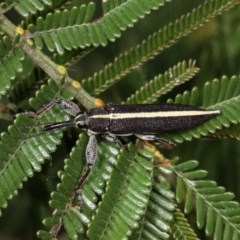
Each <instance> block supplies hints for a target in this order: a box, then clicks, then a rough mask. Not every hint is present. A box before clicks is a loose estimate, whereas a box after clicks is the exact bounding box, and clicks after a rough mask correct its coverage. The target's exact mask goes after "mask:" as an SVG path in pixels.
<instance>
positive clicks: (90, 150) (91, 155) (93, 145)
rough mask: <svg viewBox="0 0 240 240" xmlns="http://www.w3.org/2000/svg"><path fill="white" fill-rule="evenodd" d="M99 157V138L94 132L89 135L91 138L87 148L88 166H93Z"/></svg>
mask: <svg viewBox="0 0 240 240" xmlns="http://www.w3.org/2000/svg"><path fill="white" fill-rule="evenodd" d="M96 157H97V139H96V136H95V135H94V134H90V135H89V140H88V144H87V148H86V160H87V164H88V167H89V168H91V167H92V165H93V164H94V162H95V160H96Z"/></svg>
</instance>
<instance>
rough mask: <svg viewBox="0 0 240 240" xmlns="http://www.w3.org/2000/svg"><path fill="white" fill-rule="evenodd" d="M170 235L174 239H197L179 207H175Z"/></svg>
mask: <svg viewBox="0 0 240 240" xmlns="http://www.w3.org/2000/svg"><path fill="white" fill-rule="evenodd" d="M172 235H173V238H174V239H186V240H196V239H199V238H198V237H197V235H196V234H195V233H194V231H193V229H192V228H191V226H190V225H189V223H188V220H187V219H186V218H185V216H184V214H183V213H182V212H181V211H180V209H175V212H174V223H173V226H172Z"/></svg>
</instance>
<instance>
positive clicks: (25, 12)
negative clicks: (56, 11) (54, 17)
mask: <svg viewBox="0 0 240 240" xmlns="http://www.w3.org/2000/svg"><path fill="white" fill-rule="evenodd" d="M12 2H13V3H14V9H15V10H16V11H17V12H18V13H19V14H20V15H21V16H23V17H25V18H26V17H28V16H29V15H33V14H36V13H37V12H39V11H43V10H44V9H46V7H50V6H52V4H53V2H52V0H19V1H12ZM16 2H17V3H16Z"/></svg>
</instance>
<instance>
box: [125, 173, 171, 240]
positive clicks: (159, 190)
mask: <svg viewBox="0 0 240 240" xmlns="http://www.w3.org/2000/svg"><path fill="white" fill-rule="evenodd" d="M155 175H157V179H154V181H153V184H152V189H151V193H150V196H149V202H148V206H147V209H146V212H145V215H144V218H143V219H141V221H140V223H141V225H140V227H139V229H137V230H136V231H135V232H134V234H133V236H131V238H130V239H149V240H151V239H169V237H170V231H171V224H172V222H173V220H174V218H173V213H174V209H175V204H174V193H173V192H172V191H170V190H169V186H167V185H166V182H164V181H162V177H163V176H161V175H160V174H159V172H157V173H155ZM159 179H161V180H160V181H159Z"/></svg>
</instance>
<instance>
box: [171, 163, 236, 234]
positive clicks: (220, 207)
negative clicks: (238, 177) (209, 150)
mask: <svg viewBox="0 0 240 240" xmlns="http://www.w3.org/2000/svg"><path fill="white" fill-rule="evenodd" d="M196 167H197V162H196V161H188V162H184V163H180V164H178V165H176V166H171V167H170V168H171V169H172V173H171V174H173V175H174V176H175V177H176V178H177V182H178V183H177V185H176V198H177V201H178V203H184V205H185V206H184V207H185V209H184V212H185V213H186V214H187V213H189V212H190V211H192V209H193V206H194V207H195V208H196V217H197V219H196V221H197V226H198V228H200V229H201V228H203V227H204V228H205V231H206V234H207V235H208V236H214V238H215V239H226V238H225V237H226V236H227V237H228V239H234V236H235V237H237V236H238V238H239V236H240V229H239V227H238V223H237V222H236V216H237V215H238V214H239V213H240V206H239V203H237V202H235V201H233V198H234V195H233V194H232V193H230V192H226V191H225V189H224V188H222V187H219V186H217V184H216V183H215V182H213V181H210V180H204V179H203V178H204V176H203V175H202V171H201V170H198V169H196ZM204 172H206V171H204ZM180 182H181V184H179V183H180ZM190 202H191V204H190Z"/></svg>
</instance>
